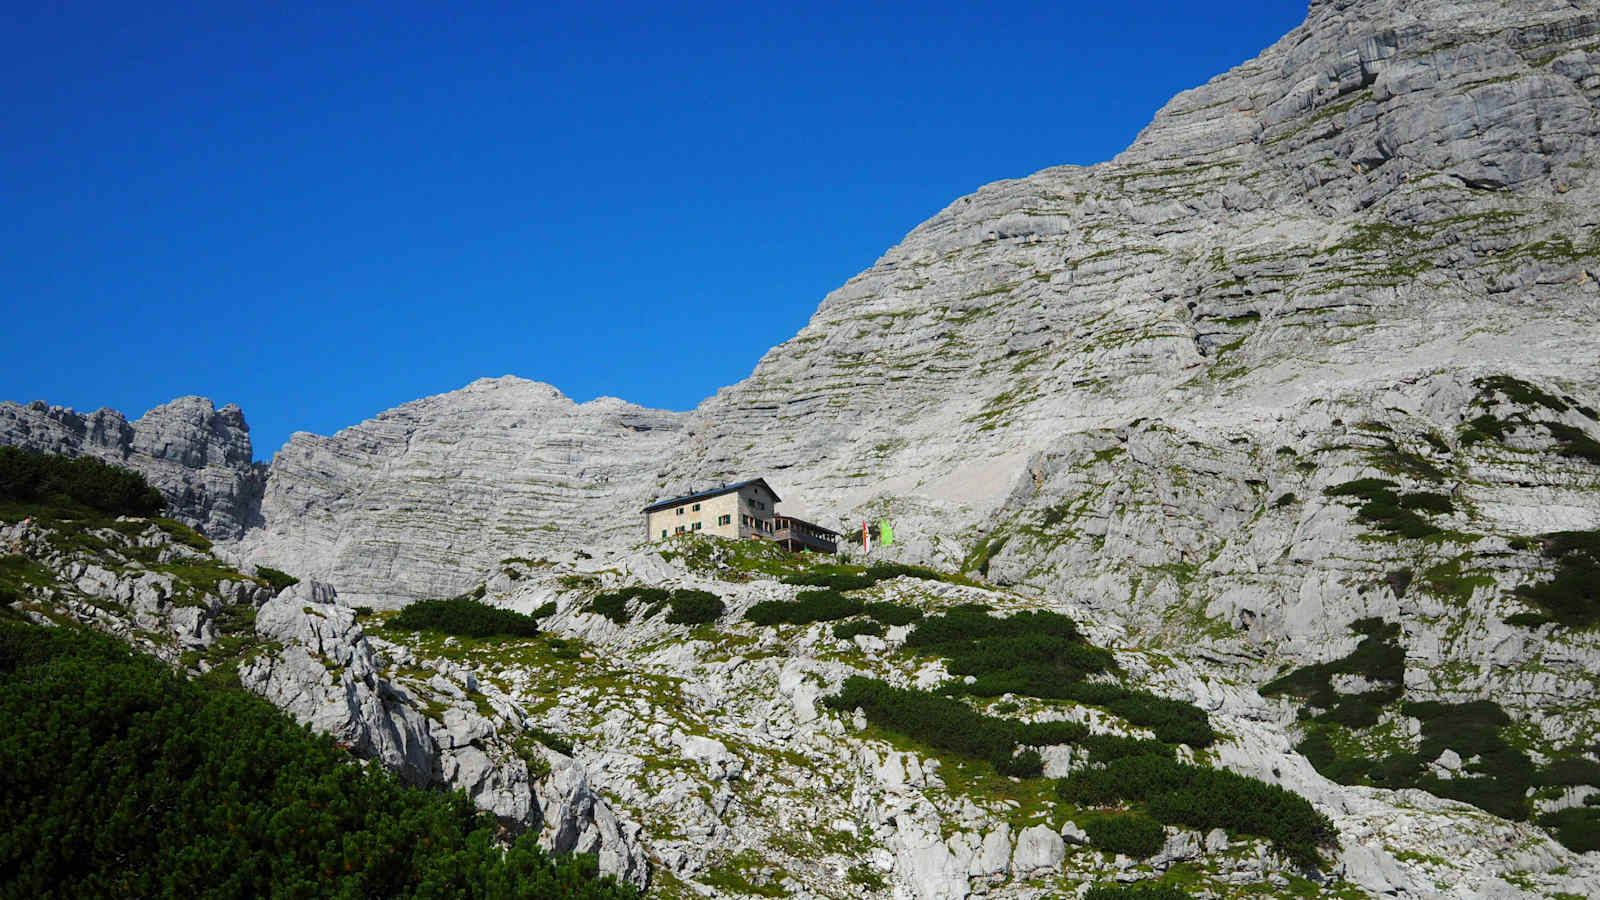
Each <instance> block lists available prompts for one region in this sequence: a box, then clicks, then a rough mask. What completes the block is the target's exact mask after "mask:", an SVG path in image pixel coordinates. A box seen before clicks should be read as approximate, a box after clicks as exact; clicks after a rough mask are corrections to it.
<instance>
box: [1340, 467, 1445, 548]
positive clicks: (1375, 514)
mask: <svg viewBox="0 0 1600 900" xmlns="http://www.w3.org/2000/svg"><path fill="white" fill-rule="evenodd" d="M1397 487H1398V485H1396V484H1395V483H1394V482H1393V481H1389V480H1388V479H1385V478H1357V479H1356V480H1354V481H1346V482H1344V483H1343V484H1336V485H1334V486H1332V487H1330V488H1328V489H1327V490H1325V491H1323V493H1324V494H1326V495H1327V496H1329V497H1351V498H1354V499H1356V500H1359V501H1361V502H1360V505H1359V506H1358V507H1357V509H1356V519H1357V520H1358V521H1361V522H1366V523H1368V524H1370V525H1373V526H1375V527H1377V528H1378V529H1379V530H1381V531H1388V532H1390V533H1393V534H1398V535H1400V536H1401V537H1408V538H1420V537H1427V536H1428V535H1430V534H1437V533H1438V532H1439V529H1438V528H1437V527H1436V526H1434V525H1433V524H1431V523H1430V522H1428V520H1426V519H1424V518H1422V517H1421V516H1419V515H1417V513H1416V512H1415V510H1423V511H1426V512H1450V511H1451V509H1453V507H1452V506H1451V504H1450V498H1449V497H1447V496H1445V495H1443V494H1435V493H1430V492H1427V491H1419V492H1415V493H1408V494H1404V495H1402V494H1399V493H1397V492H1396V488H1397Z"/></svg>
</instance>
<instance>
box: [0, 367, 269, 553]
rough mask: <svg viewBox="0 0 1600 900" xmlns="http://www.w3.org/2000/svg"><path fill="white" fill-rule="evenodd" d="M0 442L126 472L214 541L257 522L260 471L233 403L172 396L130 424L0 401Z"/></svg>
mask: <svg viewBox="0 0 1600 900" xmlns="http://www.w3.org/2000/svg"><path fill="white" fill-rule="evenodd" d="M0 444H8V445H12V446H17V447H22V448H24V449H28V450H35V451H39V452H42V453H60V454H63V455H66V456H92V457H95V458H96V459H101V460H104V461H105V462H108V463H113V464H115V465H119V466H125V467H127V468H129V469H133V470H134V471H136V472H139V473H141V474H143V475H144V476H145V478H146V479H147V480H148V481H149V482H150V483H151V485H153V486H154V487H155V488H156V489H157V490H159V491H161V493H162V496H164V497H166V498H167V507H168V513H169V514H170V515H172V516H173V517H174V518H176V519H178V520H180V521H182V522H184V523H185V524H188V525H192V526H194V527H196V528H199V529H201V530H202V531H204V532H205V533H206V534H207V535H208V536H210V537H211V538H213V539H215V540H233V539H236V538H238V537H239V536H241V535H242V534H243V533H244V531H245V529H246V528H248V527H250V526H252V525H259V524H260V521H261V513H260V508H261V491H262V486H263V485H264V484H265V483H266V470H265V467H261V466H257V465H255V464H254V463H253V462H252V461H251V458H250V452H251V451H250V426H249V425H247V424H245V420H244V413H243V412H241V411H240V409H239V407H237V406H235V405H233V404H232V403H229V404H227V405H226V406H224V407H222V408H221V409H216V408H215V407H214V406H213V405H212V403H211V401H210V400H207V399H205V398H204V397H179V398H178V399H176V400H173V401H172V402H170V403H165V404H162V405H161V406H158V407H156V408H155V409H152V410H150V411H149V412H147V413H145V414H144V415H143V416H141V417H140V418H139V419H138V420H137V421H134V422H131V423H130V422H129V421H128V420H127V419H125V418H124V417H123V415H122V414H121V413H119V412H117V411H116V410H112V409H100V410H96V411H95V412H92V413H87V414H84V413H78V412H74V411H73V410H71V409H68V408H66V407H62V406H46V405H45V404H43V403H39V402H34V403H29V404H27V405H26V406H22V405H19V404H16V403H10V402H3V403H0Z"/></svg>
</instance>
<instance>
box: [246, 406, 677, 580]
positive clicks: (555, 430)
mask: <svg viewBox="0 0 1600 900" xmlns="http://www.w3.org/2000/svg"><path fill="white" fill-rule="evenodd" d="M682 418H683V416H682V414H680V413H670V412H663V411H660V410H651V409H644V408H643V407H639V406H634V405H633V404H630V403H624V402H622V401H620V400H616V399H613V398H609V397H605V398H601V399H598V400H594V401H591V402H589V403H584V404H576V403H573V402H572V401H571V400H569V399H567V398H566V397H564V396H562V395H561V393H560V392H559V391H557V390H556V389H555V388H553V387H550V386H549V385H546V384H540V383H538V382H534V381H527V380H525V379H521V378H512V377H509V376H508V377H505V378H498V379H481V380H479V381H475V382H473V383H472V384H470V385H468V386H467V387H465V388H462V389H461V390H459V391H453V392H451V393H448V394H441V395H439V396H436V397H427V398H424V399H422V400H417V401H415V402H412V403H407V404H405V405H404V406H401V407H398V408H396V409H392V410H390V411H388V412H385V413H383V414H381V415H379V416H378V417H376V418H374V419H371V420H369V421H367V422H363V423H361V424H360V425H356V426H354V427H352V428H347V429H345V430H343V431H341V432H339V433H338V434H335V435H333V436H332V437H319V436H317V435H312V434H307V433H305V432H297V433H295V435H294V436H293V437H292V438H290V440H289V443H288V444H286V445H284V447H283V449H282V450H280V451H278V454H277V455H276V456H275V457H274V458H273V462H272V475H271V478H270V479H268V481H267V488H266V496H265V498H264V499H263V501H262V515H263V517H264V519H265V524H264V527H262V528H261V529H258V530H255V531H252V532H250V533H249V534H248V535H247V536H246V537H245V540H244V543H243V546H242V547H241V548H240V552H242V553H243V554H244V555H247V556H250V557H252V558H254V559H258V560H260V561H262V562H265V563H266V564H268V565H272V566H274V567H277V568H281V569H283V570H285V571H290V572H294V573H296V574H305V575H308V576H314V577H317V578H324V579H328V580H330V581H333V582H334V583H336V584H337V585H338V587H339V590H340V592H341V594H343V595H344V596H346V597H348V598H350V599H351V600H352V602H362V603H371V604H376V605H379V606H383V605H393V604H394V603H396V602H399V601H403V600H405V599H415V598H417V597H427V596H441V595H447V594H453V593H456V592H458V591H460V590H462V589H463V588H464V587H466V586H467V585H468V584H470V583H471V581H472V580H473V579H474V578H476V577H477V573H480V572H482V571H485V570H487V569H491V568H493V566H494V565H495V564H496V563H497V562H499V561H500V560H501V559H503V558H506V557H510V556H517V555H524V554H536V553H538V552H540V551H545V550H550V549H553V548H556V547H570V546H585V545H592V544H595V543H598V542H605V541H608V540H609V541H612V542H624V543H628V542H632V541H636V540H638V539H639V537H640V536H641V535H642V525H641V522H640V519H639V517H638V515H637V512H638V510H639V509H640V508H641V507H643V506H644V505H645V504H646V503H649V502H650V500H652V499H654V498H653V497H652V496H651V494H650V491H649V485H648V484H646V482H645V481H644V478H643V473H644V472H646V471H648V470H649V468H651V467H653V466H656V465H659V464H660V462H661V461H662V460H663V459H665V458H666V457H668V456H669V455H670V454H672V453H673V452H676V446H675V444H676V439H677V437H678V430H679V427H680V421H681V420H682Z"/></svg>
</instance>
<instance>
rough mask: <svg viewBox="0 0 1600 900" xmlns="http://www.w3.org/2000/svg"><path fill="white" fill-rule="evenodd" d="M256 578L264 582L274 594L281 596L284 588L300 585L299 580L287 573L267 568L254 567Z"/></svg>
mask: <svg viewBox="0 0 1600 900" xmlns="http://www.w3.org/2000/svg"><path fill="white" fill-rule="evenodd" d="M256 577H257V578H259V579H261V580H262V581H265V582H266V583H267V586H268V587H271V588H272V592H273V593H274V594H281V593H283V589H284V588H286V587H289V586H291V585H296V584H299V583H300V579H298V578H296V577H294V576H293V575H290V574H289V573H288V572H280V571H278V570H277V569H273V568H268V567H267V566H256Z"/></svg>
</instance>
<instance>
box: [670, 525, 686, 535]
mask: <svg viewBox="0 0 1600 900" xmlns="http://www.w3.org/2000/svg"><path fill="white" fill-rule="evenodd" d="M672 533H673V534H683V526H682V525H679V526H678V527H677V528H676V529H674V530H673V532H672Z"/></svg>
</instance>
